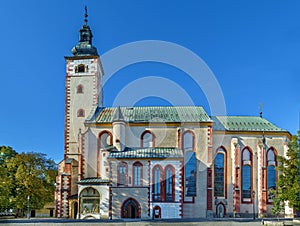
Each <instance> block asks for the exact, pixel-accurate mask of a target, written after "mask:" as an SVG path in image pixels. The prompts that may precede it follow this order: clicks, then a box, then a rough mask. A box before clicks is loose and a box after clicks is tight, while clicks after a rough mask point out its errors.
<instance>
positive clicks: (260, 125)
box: [211, 116, 286, 132]
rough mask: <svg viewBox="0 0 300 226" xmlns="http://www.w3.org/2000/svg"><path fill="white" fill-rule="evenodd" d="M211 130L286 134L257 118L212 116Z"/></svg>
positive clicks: (266, 121) (264, 120)
mask: <svg viewBox="0 0 300 226" xmlns="http://www.w3.org/2000/svg"><path fill="white" fill-rule="evenodd" d="M211 119H212V120H213V121H214V124H213V130H215V131H218V130H221V131H225V130H226V131H269V132H286V131H285V130H283V129H281V128H279V127H277V126H275V125H274V124H272V123H271V122H269V121H268V120H266V119H265V118H262V117H259V116H212V117H211Z"/></svg>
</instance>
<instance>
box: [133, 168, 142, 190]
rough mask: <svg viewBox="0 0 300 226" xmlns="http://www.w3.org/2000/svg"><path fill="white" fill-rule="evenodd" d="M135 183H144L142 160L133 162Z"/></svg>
mask: <svg viewBox="0 0 300 226" xmlns="http://www.w3.org/2000/svg"><path fill="white" fill-rule="evenodd" d="M132 173H133V185H134V186H142V185H143V165H142V163H140V162H135V163H133V172H132Z"/></svg>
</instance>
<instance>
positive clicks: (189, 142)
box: [182, 131, 195, 151]
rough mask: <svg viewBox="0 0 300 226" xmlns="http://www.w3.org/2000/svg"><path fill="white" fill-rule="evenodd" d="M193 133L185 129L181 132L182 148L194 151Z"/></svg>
mask: <svg viewBox="0 0 300 226" xmlns="http://www.w3.org/2000/svg"><path fill="white" fill-rule="evenodd" d="M194 143H195V135H194V133H193V132H192V131H185V132H184V133H183V145H182V147H183V150H184V151H194V146H195V145H194Z"/></svg>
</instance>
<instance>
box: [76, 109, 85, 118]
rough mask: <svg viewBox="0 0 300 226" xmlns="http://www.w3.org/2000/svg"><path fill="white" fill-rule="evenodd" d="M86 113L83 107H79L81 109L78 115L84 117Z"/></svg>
mask: <svg viewBox="0 0 300 226" xmlns="http://www.w3.org/2000/svg"><path fill="white" fill-rule="evenodd" d="M84 115H85V112H84V110H83V109H79V110H78V111H77V117H84Z"/></svg>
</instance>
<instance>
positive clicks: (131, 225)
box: [0, 218, 300, 226]
mask: <svg viewBox="0 0 300 226" xmlns="http://www.w3.org/2000/svg"><path fill="white" fill-rule="evenodd" d="M270 222H271V220H266V221H265V225H300V224H299V223H298V222H295V221H294V222H293V221H292V220H291V219H284V220H280V221H279V222H277V221H276V220H274V219H273V224H266V223H270ZM274 222H275V224H274ZM75 224H76V226H81V225H84V226H86V225H105V226H115V225H120V226H121V225H122V226H123V225H124V226H125V225H128V226H140V225H145V226H150V225H159V226H164V225H174V226H175V225H178V226H179V225H205V226H215V225H216V226H218V225H220V226H223V225H224V226H234V225H249V226H250V225H251V226H256V225H262V221H261V219H257V220H253V219H211V220H208V219H179V220H178V219H176V220H143V221H142V220H72V219H56V218H49V219H39V218H33V219H30V220H28V219H0V225H19V226H21V225H29V226H31V225H32V226H38V225H42V226H51V225H55V226H63V225H75Z"/></svg>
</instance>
